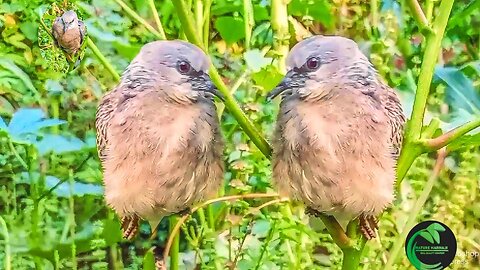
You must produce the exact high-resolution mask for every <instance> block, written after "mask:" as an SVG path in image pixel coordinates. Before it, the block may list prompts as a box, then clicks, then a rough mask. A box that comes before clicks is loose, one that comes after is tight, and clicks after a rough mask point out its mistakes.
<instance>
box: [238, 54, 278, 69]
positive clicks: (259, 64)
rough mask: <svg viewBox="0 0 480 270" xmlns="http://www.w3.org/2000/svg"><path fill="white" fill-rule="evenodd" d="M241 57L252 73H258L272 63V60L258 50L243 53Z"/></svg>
mask: <svg viewBox="0 0 480 270" xmlns="http://www.w3.org/2000/svg"><path fill="white" fill-rule="evenodd" d="M243 57H244V58H245V62H246V64H247V66H248V68H249V69H251V70H252V71H253V72H259V71H260V70H261V69H262V68H264V67H266V66H268V65H270V64H271V63H272V58H270V57H265V56H263V54H262V52H261V51H260V50H258V49H254V50H250V51H247V52H245V53H244V55H243Z"/></svg>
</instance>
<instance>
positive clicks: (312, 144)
mask: <svg viewBox="0 0 480 270" xmlns="http://www.w3.org/2000/svg"><path fill="white" fill-rule="evenodd" d="M286 61H287V63H286V64H287V67H288V72H287V74H286V75H285V77H284V78H283V80H282V81H281V83H280V84H279V85H278V86H277V87H276V88H275V89H274V90H273V91H272V92H270V93H269V95H268V97H269V98H270V99H271V98H274V97H276V96H277V95H282V101H281V103H280V110H279V113H278V119H277V124H276V131H275V133H274V137H273V165H272V166H273V179H274V183H275V184H276V186H277V188H278V190H279V193H280V194H281V195H283V196H289V197H291V198H292V199H293V200H296V201H301V202H303V203H304V204H305V205H306V207H307V212H308V213H314V214H318V213H324V214H327V215H333V216H335V217H337V219H339V220H345V219H347V220H351V219H354V218H357V217H358V218H359V221H360V228H361V232H362V233H363V235H364V236H365V237H366V238H367V239H370V238H373V237H375V235H376V233H375V229H378V225H377V220H376V217H377V216H378V215H379V214H380V213H382V211H384V209H385V208H386V207H388V206H389V205H390V204H391V203H392V201H393V199H394V182H395V179H396V176H395V175H396V172H395V168H396V162H397V157H398V154H399V151H400V148H401V145H402V137H403V136H402V133H403V125H404V123H405V117H404V115H403V112H402V107H401V104H400V101H399V99H398V97H397V95H396V93H395V92H394V90H393V89H391V88H390V87H388V86H387V85H386V84H385V83H384V82H383V81H382V80H381V78H380V77H379V75H378V74H377V72H376V70H375V69H374V67H373V65H372V64H371V63H370V62H369V61H368V59H367V57H366V56H365V55H363V54H362V52H361V51H360V50H359V48H358V46H357V44H356V43H355V42H354V41H352V40H350V39H347V38H344V37H339V36H313V37H310V38H308V39H305V40H303V41H301V42H299V43H298V44H296V45H295V46H294V47H293V48H292V50H291V51H290V53H289V55H288V57H287V60H286Z"/></svg>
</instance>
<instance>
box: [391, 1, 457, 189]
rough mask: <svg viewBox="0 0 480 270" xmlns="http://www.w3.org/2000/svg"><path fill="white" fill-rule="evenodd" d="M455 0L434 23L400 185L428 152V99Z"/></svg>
mask: <svg viewBox="0 0 480 270" xmlns="http://www.w3.org/2000/svg"><path fill="white" fill-rule="evenodd" d="M453 2H454V0H443V1H442V3H441V4H440V12H439V14H438V17H437V18H436V19H435V21H434V23H433V31H432V32H428V33H427V38H426V44H427V45H426V47H425V53H424V54H423V63H422V67H421V70H420V76H419V77H418V85H417V91H416V93H415V100H414V103H413V111H412V116H411V120H410V122H409V124H408V125H407V130H406V133H405V143H404V147H403V149H402V152H401V154H400V158H399V161H398V169H397V179H398V180H397V185H400V183H401V181H402V180H403V177H404V176H405V175H406V173H407V171H408V169H409V168H410V166H411V165H412V163H413V161H414V160H415V159H416V157H418V156H419V155H421V154H422V153H425V152H426V151H427V150H426V149H425V148H424V147H422V145H421V143H420V142H419V140H420V137H421V131H422V127H423V119H424V115H425V109H426V106H427V98H428V94H429V92H430V85H431V83H432V77H433V71H434V69H435V64H436V63H437V60H438V55H439V53H440V49H441V47H442V39H443V34H444V32H445V27H446V26H447V22H448V17H449V15H450V12H451V10H452V6H453Z"/></svg>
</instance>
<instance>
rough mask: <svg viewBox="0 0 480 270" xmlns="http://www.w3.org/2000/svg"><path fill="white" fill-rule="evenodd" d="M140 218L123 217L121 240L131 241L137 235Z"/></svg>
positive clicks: (134, 216) (135, 216)
mask: <svg viewBox="0 0 480 270" xmlns="http://www.w3.org/2000/svg"><path fill="white" fill-rule="evenodd" d="M139 225H140V218H139V217H138V216H137V215H133V216H129V217H123V218H122V221H121V226H122V232H123V238H125V239H127V240H132V239H133V238H134V237H135V235H137V233H138V228H139Z"/></svg>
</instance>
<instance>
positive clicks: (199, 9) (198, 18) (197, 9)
mask: <svg viewBox="0 0 480 270" xmlns="http://www.w3.org/2000/svg"><path fill="white" fill-rule="evenodd" d="M193 14H194V16H195V26H196V28H197V29H196V32H197V33H198V35H199V36H200V37H203V3H202V0H195V2H194V3H193ZM204 46H205V44H204ZM205 48H207V47H206V46H205Z"/></svg>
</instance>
